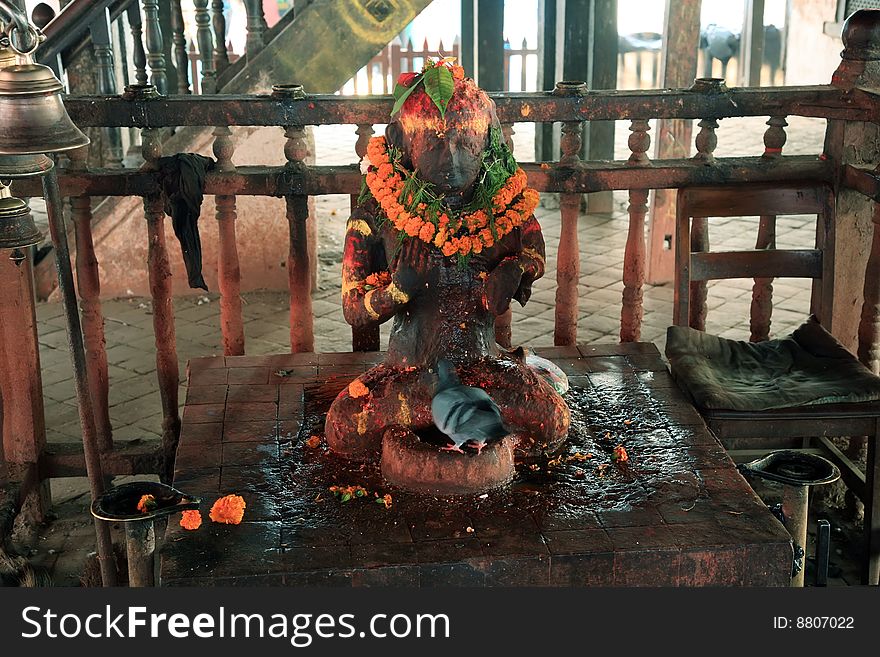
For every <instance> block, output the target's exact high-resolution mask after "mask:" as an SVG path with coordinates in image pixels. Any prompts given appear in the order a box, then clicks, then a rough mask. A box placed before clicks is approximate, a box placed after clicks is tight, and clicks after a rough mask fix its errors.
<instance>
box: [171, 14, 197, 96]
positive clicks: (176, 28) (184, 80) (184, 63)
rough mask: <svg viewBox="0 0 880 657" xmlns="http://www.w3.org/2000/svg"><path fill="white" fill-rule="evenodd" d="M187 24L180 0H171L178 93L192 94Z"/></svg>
mask: <svg viewBox="0 0 880 657" xmlns="http://www.w3.org/2000/svg"><path fill="white" fill-rule="evenodd" d="M185 27H186V25H185V24H184V22H183V9H182V8H181V6H180V0H171V41H172V43H174V67H175V68H176V69H177V93H179V94H182V95H183V94H190V93H192V91H190V88H189V55H188V54H187V51H186V34H185V32H184V30H185Z"/></svg>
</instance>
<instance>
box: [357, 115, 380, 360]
mask: <svg viewBox="0 0 880 657" xmlns="http://www.w3.org/2000/svg"><path fill="white" fill-rule="evenodd" d="M355 132H356V133H357V136H358V138H357V142H356V143H355V146H354V151H355V153H357V156H358V160H359V161H360V160H361V159H363V157H364V156H365V155H366V154H367V145H368V144H369V143H370V139H371V138H372V136H373V134H374V132H375V131H374V130H373V125H372V124H370V123H358V127H357V130H355ZM357 199H358V195H357V194H352V197H351V209H352V210H354V208H355V207H356V206H357ZM379 346H380V342H379V323H378V322H374V323H372V324H368V325H367V326H363V327H354V326H353V327H352V328H351V348H352V350H353V351H379Z"/></svg>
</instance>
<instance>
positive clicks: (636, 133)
mask: <svg viewBox="0 0 880 657" xmlns="http://www.w3.org/2000/svg"><path fill="white" fill-rule="evenodd" d="M629 129H630V135H629V139H628V140H627V145H628V146H629V150H630V156H629V159H628V160H627V164H630V165H631V166H648V165H650V164H651V160H650V158H648V149H649V148H651V135H649V134H648V131H649V130H650V129H651V126H650V125H649V123H648V122H647V121H646V120H645V119H633V120H632V123H631V124H630V126H629Z"/></svg>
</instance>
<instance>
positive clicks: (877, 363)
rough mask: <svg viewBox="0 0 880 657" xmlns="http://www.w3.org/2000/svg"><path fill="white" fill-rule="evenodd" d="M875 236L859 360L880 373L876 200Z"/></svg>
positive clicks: (877, 212) (878, 211)
mask: <svg viewBox="0 0 880 657" xmlns="http://www.w3.org/2000/svg"><path fill="white" fill-rule="evenodd" d="M873 219H874V238H873V240H872V241H871V252H870V253H869V254H868V266H867V268H866V269H865V286H864V302H863V304H862V317H861V321H860V322H859V360H860V361H862V364H863V365H865V367H867V368H868V369H869V370H871V371H872V372H873V373H874V374H880V203H878V202H876V201H875V202H874V216H873Z"/></svg>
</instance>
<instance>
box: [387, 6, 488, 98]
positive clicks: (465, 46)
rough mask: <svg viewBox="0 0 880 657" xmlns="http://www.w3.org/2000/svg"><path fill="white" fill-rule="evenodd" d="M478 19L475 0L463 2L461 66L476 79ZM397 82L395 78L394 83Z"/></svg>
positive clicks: (468, 74) (469, 75) (465, 72)
mask: <svg viewBox="0 0 880 657" xmlns="http://www.w3.org/2000/svg"><path fill="white" fill-rule="evenodd" d="M475 18H476V8H475V6H474V0H461V44H460V46H459V47H460V51H459V52H460V53H461V59H460V61H461V65H462V66H463V67H464V74H465V75H467V76H468V77H475V76H476V74H477V58H476V54H477V53H476V50H477V49H476V47H475V46H476V36H475V33H474V22H475ZM396 81H397V76H394V78H393V79H392V82H396Z"/></svg>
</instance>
